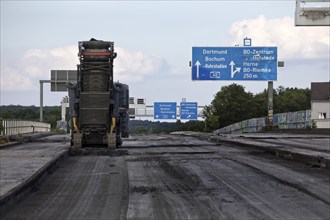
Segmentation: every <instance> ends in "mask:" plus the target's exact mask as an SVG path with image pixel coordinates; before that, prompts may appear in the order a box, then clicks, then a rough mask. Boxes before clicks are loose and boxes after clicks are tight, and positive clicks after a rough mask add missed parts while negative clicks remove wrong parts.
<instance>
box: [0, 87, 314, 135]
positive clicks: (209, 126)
mask: <svg viewBox="0 0 330 220" xmlns="http://www.w3.org/2000/svg"><path fill="white" fill-rule="evenodd" d="M273 102H274V109H273V111H274V112H273V113H274V114H276V113H282V112H293V111H300V110H308V109H310V108H311V91H310V89H308V88H306V89H298V88H284V87H283V86H280V87H278V88H277V89H274V93H273ZM267 106H268V92H267V90H264V91H263V92H260V93H257V94H253V93H251V92H246V91H245V88H244V87H243V86H242V85H238V84H235V83H234V84H231V85H228V86H223V87H222V88H221V89H220V91H219V92H217V93H216V94H215V95H214V99H213V100H212V102H211V104H210V105H207V106H205V108H204V110H203V117H204V119H205V120H204V121H188V122H181V121H180V120H177V121H176V122H172V123H171V122H152V121H138V120H131V121H130V123H129V127H130V133H131V134H149V133H162V132H165V133H168V132H173V131H204V132H210V131H213V130H216V129H219V128H222V127H225V126H227V125H230V124H233V123H236V122H240V121H243V120H246V119H250V118H257V117H263V116H266V115H267V111H268V107H267ZM1 118H2V119H21V120H31V121H39V107H36V106H18V105H9V106H0V119H1ZM59 120H61V107H60V106H46V107H44V122H46V123H50V124H51V126H52V128H53V129H55V128H56V124H57V121H59Z"/></svg>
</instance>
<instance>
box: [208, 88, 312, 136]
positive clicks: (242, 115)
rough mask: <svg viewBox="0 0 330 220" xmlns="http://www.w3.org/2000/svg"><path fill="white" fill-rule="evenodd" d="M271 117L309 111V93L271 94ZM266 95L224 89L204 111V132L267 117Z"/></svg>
mask: <svg viewBox="0 0 330 220" xmlns="http://www.w3.org/2000/svg"><path fill="white" fill-rule="evenodd" d="M273 104H274V109H273V113H274V114H277V113H283V112H294V111H300V110H308V109H310V108H311V90H310V89H308V88H306V89H298V88H284V87H283V86H279V87H278V88H277V89H274V91H273ZM267 113H268V91H267V90H264V91H263V92H260V93H258V94H253V93H251V92H246V91H245V88H244V87H243V86H242V85H237V84H235V83H234V84H231V85H228V86H223V87H222V88H221V90H220V91H219V92H217V93H216V94H215V96H214V99H213V101H212V102H211V104H210V105H208V106H206V107H205V109H204V116H205V122H206V130H207V131H212V130H216V129H218V128H222V127H225V126H227V125H230V124H233V123H236V122H240V121H243V120H246V119H250V118H258V117H263V116H266V115H267Z"/></svg>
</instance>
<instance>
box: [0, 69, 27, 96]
mask: <svg viewBox="0 0 330 220" xmlns="http://www.w3.org/2000/svg"><path fill="white" fill-rule="evenodd" d="M31 89H33V83H32V80H31V79H30V78H29V77H27V76H25V75H24V74H20V72H18V71H17V69H14V68H11V67H10V66H9V65H5V64H2V65H1V90H3V91H28V90H31Z"/></svg>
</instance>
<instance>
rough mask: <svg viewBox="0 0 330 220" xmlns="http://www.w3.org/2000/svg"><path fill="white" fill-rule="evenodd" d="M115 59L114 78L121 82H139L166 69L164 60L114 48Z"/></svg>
mask: <svg viewBox="0 0 330 220" xmlns="http://www.w3.org/2000/svg"><path fill="white" fill-rule="evenodd" d="M115 51H116V52H117V54H118V55H117V58H116V59H115V61H114V78H115V80H119V81H123V82H125V83H126V82H127V83H128V82H140V81H143V80H144V77H145V76H150V75H155V74H157V73H158V72H160V71H162V70H163V69H166V68H167V64H166V61H165V59H163V58H161V57H159V56H154V55H149V54H145V53H142V52H132V51H128V50H125V49H123V48H115Z"/></svg>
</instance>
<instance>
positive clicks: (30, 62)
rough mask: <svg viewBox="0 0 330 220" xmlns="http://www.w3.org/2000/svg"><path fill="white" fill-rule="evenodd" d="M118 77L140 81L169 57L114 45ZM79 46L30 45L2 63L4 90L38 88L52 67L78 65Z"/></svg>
mask: <svg viewBox="0 0 330 220" xmlns="http://www.w3.org/2000/svg"><path fill="white" fill-rule="evenodd" d="M115 51H116V52H117V54H118V56H117V58H116V59H115V61H114V74H115V77H114V78H115V80H116V81H118V80H119V81H122V82H124V83H130V82H141V81H143V80H144V78H145V76H150V75H154V74H157V73H158V72H160V71H163V70H164V69H166V68H167V64H166V61H165V60H164V59H163V58H161V57H158V56H153V55H148V54H145V53H142V52H132V51H128V50H125V49H123V48H115ZM77 53H78V48H77V46H66V47H60V48H52V49H30V50H28V51H26V52H25V53H24V55H23V56H22V57H21V58H20V59H18V61H17V62H15V63H14V62H13V64H9V63H3V64H2V65H1V90H3V91H28V90H37V89H38V88H39V80H41V79H43V80H46V79H50V70H52V69H57V70H61V69H73V70H75V69H76V65H77V64H78V63H79V59H78V57H77Z"/></svg>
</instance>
